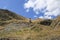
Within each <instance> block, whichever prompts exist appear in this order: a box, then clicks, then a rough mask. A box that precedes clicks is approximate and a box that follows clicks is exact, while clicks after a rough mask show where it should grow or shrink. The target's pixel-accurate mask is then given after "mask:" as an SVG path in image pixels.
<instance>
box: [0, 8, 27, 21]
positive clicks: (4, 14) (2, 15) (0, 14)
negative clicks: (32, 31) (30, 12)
mask: <svg viewBox="0 0 60 40" xmlns="http://www.w3.org/2000/svg"><path fill="white" fill-rule="evenodd" d="M12 19H17V20H24V19H26V18H25V17H23V16H19V15H17V14H16V13H14V12H11V11H9V10H4V9H0V20H1V21H6V20H12Z"/></svg>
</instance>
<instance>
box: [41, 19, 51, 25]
mask: <svg viewBox="0 0 60 40" xmlns="http://www.w3.org/2000/svg"><path fill="white" fill-rule="evenodd" d="M51 23H52V20H44V21H41V22H40V24H42V25H46V26H50V25H51Z"/></svg>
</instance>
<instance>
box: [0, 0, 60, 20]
mask: <svg viewBox="0 0 60 40" xmlns="http://www.w3.org/2000/svg"><path fill="white" fill-rule="evenodd" d="M59 4H60V1H59V0H53V1H52V0H0V8H1V9H8V10H10V11H13V12H15V13H17V14H18V15H22V16H24V17H26V18H32V19H35V18H47V19H51V18H53V17H56V16H57V15H59V14H60V11H59V10H60V5H59Z"/></svg>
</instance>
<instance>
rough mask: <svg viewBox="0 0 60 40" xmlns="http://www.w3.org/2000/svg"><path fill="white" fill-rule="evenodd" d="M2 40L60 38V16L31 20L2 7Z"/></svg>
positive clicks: (0, 30)
mask: <svg viewBox="0 0 60 40" xmlns="http://www.w3.org/2000/svg"><path fill="white" fill-rule="evenodd" d="M0 40H60V16H58V17H57V18H56V19H51V20H50V19H46V20H45V19H39V18H38V19H35V20H31V19H27V18H25V17H23V16H19V15H17V14H16V13H14V12H11V11H9V10H4V9H0Z"/></svg>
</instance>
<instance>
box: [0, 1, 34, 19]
mask: <svg viewBox="0 0 60 40" xmlns="http://www.w3.org/2000/svg"><path fill="white" fill-rule="evenodd" d="M25 2H26V1H25V0H0V8H1V9H8V10H10V11H13V12H16V13H17V14H19V15H22V16H24V17H27V18H33V19H34V17H33V16H34V15H35V14H34V12H33V11H32V10H30V11H29V12H26V10H25V9H24V3H25Z"/></svg>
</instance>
